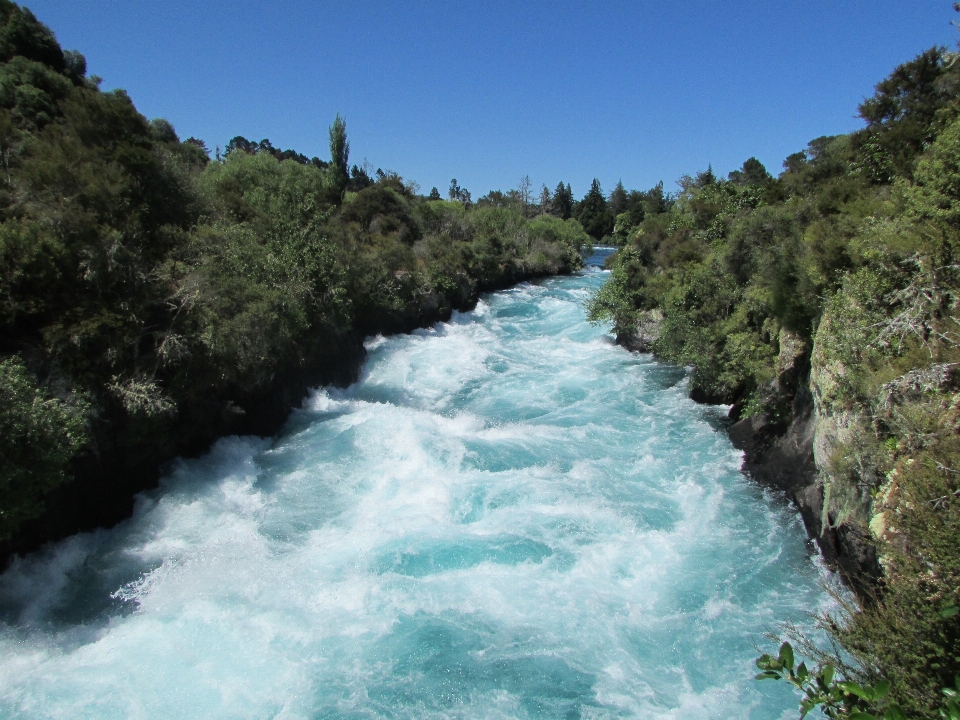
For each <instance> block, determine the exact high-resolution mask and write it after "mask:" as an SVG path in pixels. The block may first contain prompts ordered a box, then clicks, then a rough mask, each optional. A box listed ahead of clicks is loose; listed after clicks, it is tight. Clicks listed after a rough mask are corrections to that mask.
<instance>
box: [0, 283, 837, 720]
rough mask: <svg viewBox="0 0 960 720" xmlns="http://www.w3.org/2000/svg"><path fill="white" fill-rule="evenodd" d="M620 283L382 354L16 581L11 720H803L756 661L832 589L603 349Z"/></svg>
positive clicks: (489, 317) (739, 479)
mask: <svg viewBox="0 0 960 720" xmlns="http://www.w3.org/2000/svg"><path fill="white" fill-rule="evenodd" d="M605 276H606V274H605V273H604V272H602V271H600V270H599V269H598V268H596V267H592V268H589V269H588V270H587V271H586V272H584V273H582V274H580V275H578V276H574V277H569V278H556V279H550V280H546V281H543V282H541V283H538V284H525V285H522V286H519V287H517V288H515V289H513V290H509V291H505V292H500V293H496V294H493V295H490V296H486V297H485V298H484V299H483V300H482V301H481V302H480V304H479V305H478V306H477V308H476V310H475V311H473V312H470V313H464V314H460V315H455V317H454V318H453V319H452V320H451V322H449V323H443V324H438V325H436V326H435V327H433V328H431V329H428V330H422V331H418V332H415V333H413V334H412V335H409V336H399V337H391V338H388V339H383V338H376V339H372V340H370V341H369V342H368V343H367V349H368V353H369V355H368V359H367V362H366V366H365V370H364V373H363V377H362V379H361V380H360V382H358V383H356V384H355V385H353V386H351V387H349V388H347V389H345V390H336V389H321V390H317V391H316V392H314V393H313V394H312V395H311V396H310V398H308V399H307V400H306V401H305V403H304V406H303V408H302V409H300V410H298V411H296V412H294V413H293V415H292V416H291V418H290V420H289V422H288V424H287V426H286V428H285V429H284V431H283V432H282V433H281V434H280V435H278V436H277V437H275V438H272V439H259V438H250V437H231V438H226V439H223V440H221V441H219V442H218V443H217V444H216V445H215V446H214V447H213V448H212V449H211V451H210V452H209V453H208V454H207V455H206V456H204V457H202V458H200V459H195V460H181V461H178V462H176V463H175V465H174V467H172V469H171V470H170V471H169V473H168V474H167V475H166V476H165V477H164V479H163V480H162V482H161V486H160V488H159V489H158V490H156V491H153V492H149V493H145V494H143V495H141V496H140V497H139V499H138V501H137V505H136V510H135V513H134V516H133V517H132V518H131V519H130V520H128V521H126V522H124V523H121V524H120V525H119V526H118V527H116V528H114V529H112V530H105V531H98V532H95V533H87V534H82V535H77V536H74V537H72V538H70V539H68V540H66V541H64V542H61V543H57V544H54V545H51V546H49V547H47V548H45V549H44V550H42V551H41V552H38V553H35V554H33V555H31V556H28V557H26V558H18V559H16V560H15V562H14V563H13V565H12V566H11V567H10V569H8V570H7V572H6V573H5V574H4V575H2V576H0V717H3V718H71V719H77V718H150V719H153V718H283V719H292V718H381V717H383V718H578V717H582V718H645V719H648V720H649V719H656V718H676V719H677V720H679V719H681V718H683V719H684V720H689V719H696V718H702V719H704V720H707V719H710V720H714V719H717V718H730V719H731V720H732V719H733V718H736V719H737V720H741V719H743V718H756V719H757V720H760V719H761V718H762V719H764V720H766V719H768V718H778V717H796V715H797V711H796V707H797V700H796V698H795V696H794V695H793V694H792V693H791V692H789V690H788V689H786V688H784V687H782V686H779V685H777V684H776V683H772V682H768V683H766V684H762V683H758V682H756V681H754V680H753V674H754V672H755V671H754V670H753V667H752V660H753V659H754V658H755V657H756V655H757V653H756V650H755V647H754V646H755V644H757V643H761V644H762V643H763V642H765V641H764V639H763V637H762V633H763V632H764V631H766V630H770V629H773V628H775V626H776V624H777V623H778V622H780V621H783V620H788V619H790V620H794V621H797V622H798V623H800V624H801V625H802V624H804V623H809V620H807V619H806V613H807V612H809V611H815V610H817V609H821V608H824V607H826V606H827V604H828V602H829V600H828V598H827V596H826V594H825V593H824V592H823V591H822V590H821V588H820V585H819V583H820V581H821V580H822V579H823V578H824V575H823V571H822V569H821V568H820V567H819V566H818V564H817V562H816V561H815V559H814V558H813V557H812V556H811V553H810V549H809V547H808V545H807V543H806V541H805V537H804V534H803V530H802V527H801V525H800V523H799V522H798V520H797V518H796V517H795V514H794V513H793V511H792V510H791V509H790V508H789V507H788V506H787V504H786V502H785V501H784V500H783V499H782V498H779V497H776V496H772V495H770V494H768V493H766V492H765V491H763V490H761V489H759V488H758V487H757V486H755V485H754V484H753V483H751V482H750V481H749V480H748V479H746V478H745V477H743V476H742V475H741V474H740V473H739V471H738V468H739V466H740V462H741V454H740V453H739V452H738V451H736V450H735V449H734V448H733V447H732V446H731V445H730V442H729V440H728V439H727V437H726V435H725V433H724V432H723V430H722V425H723V420H722V418H723V415H722V410H723V409H717V408H710V407H705V406H699V405H696V404H694V403H693V402H691V401H690V400H689V399H688V398H687V389H686V381H685V373H684V371H683V370H682V369H677V368H672V367H668V366H664V365H660V364H657V363H656V362H654V361H653V360H652V359H651V358H650V357H649V356H641V355H635V354H630V353H628V352H626V351H625V350H623V349H622V348H619V347H617V346H615V345H614V344H613V343H612V341H611V338H610V336H609V335H608V334H607V331H606V329H605V328H601V327H595V326H591V325H589V324H588V323H586V321H585V311H584V307H583V302H584V300H585V299H586V298H587V297H588V295H589V293H590V292H591V291H592V290H593V289H595V288H596V287H599V285H600V284H601V283H602V282H603V280H604V279H605Z"/></svg>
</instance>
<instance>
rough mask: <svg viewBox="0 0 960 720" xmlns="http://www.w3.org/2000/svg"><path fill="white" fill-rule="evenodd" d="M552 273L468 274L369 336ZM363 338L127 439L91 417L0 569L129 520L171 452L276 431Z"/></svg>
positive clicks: (342, 381)
mask: <svg viewBox="0 0 960 720" xmlns="http://www.w3.org/2000/svg"><path fill="white" fill-rule="evenodd" d="M572 271H573V269H568V270H566V273H569V272H572ZM550 275H551V273H544V272H535V271H534V272H530V271H526V270H524V269H523V268H512V269H510V270H509V271H508V272H504V273H501V274H500V275H499V276H498V277H497V278H496V279H495V280H493V281H486V282H477V281H470V280H467V281H466V282H465V283H464V284H463V286H462V287H460V288H458V292H457V293H455V294H452V297H445V296H442V295H440V294H436V293H435V294H434V295H433V296H432V297H426V298H422V299H421V302H420V303H418V305H417V306H415V307H410V308H407V310H406V312H404V313H403V314H402V315H400V316H397V315H393V316H389V317H385V318H381V324H380V325H378V326H373V327H368V328H367V330H368V333H369V335H385V336H389V335H393V334H402V333H409V332H412V331H413V330H416V329H419V328H426V327H430V326H431V325H433V324H435V323H437V322H446V321H448V320H449V319H450V317H451V315H452V313H453V312H454V311H458V312H467V311H469V310H472V309H473V308H474V307H476V304H477V302H478V300H479V298H480V297H481V295H482V294H483V293H487V292H494V291H497V290H502V289H506V288H509V287H512V286H514V285H516V284H518V283H522V282H526V281H529V280H535V279H538V278H543V277H548V276H550ZM365 337H368V335H367V334H360V333H357V332H351V333H342V334H339V335H337V336H336V337H335V338H334V341H333V342H329V340H328V342H324V343H322V344H320V343H318V344H315V345H313V346H312V347H309V348H306V349H305V350H306V352H305V353H304V354H303V356H302V359H301V360H300V362H298V363H296V364H290V365H288V366H286V367H283V368H280V370H279V372H277V373H276V374H274V376H273V377H272V379H271V381H270V382H269V383H268V384H266V385H265V386H262V387H259V388H257V389H256V392H244V391H243V389H242V388H236V387H232V388H225V389H223V390H222V391H221V392H219V393H217V394H216V395H212V396H210V397H205V398H201V399H200V400H199V402H197V403H195V404H194V405H193V406H191V407H187V408H183V409H181V412H179V413H178V415H177V418H176V422H175V423H171V424H170V426H168V427H166V428H164V431H163V433H162V434H159V435H157V436H154V437H152V438H151V437H146V438H137V437H133V436H134V435H135V434H137V433H138V432H140V428H138V427H137V426H136V425H135V424H133V423H130V422H129V420H128V421H127V422H124V418H123V417H116V416H114V417H109V416H100V417H96V418H93V419H92V422H91V432H92V435H93V438H94V440H93V442H92V443H91V446H92V447H93V448H95V450H94V451H91V452H88V453H85V454H83V455H81V456H80V457H78V458H76V459H75V461H74V465H73V473H72V475H73V478H72V480H71V481H70V482H68V483H66V484H64V485H62V486H60V487H58V488H56V489H55V490H53V491H52V492H51V493H49V494H48V495H47V497H46V499H45V504H46V509H45V512H44V513H43V514H42V515H40V516H39V517H37V518H35V519H33V520H30V521H27V522H26V523H24V525H23V526H22V528H21V529H20V531H19V532H18V533H17V534H16V535H15V536H14V537H13V538H11V539H10V540H8V541H6V542H0V568H5V567H6V566H7V564H8V563H9V561H10V559H11V558H12V556H14V555H16V554H23V553H29V552H32V551H35V550H37V549H38V548H39V547H41V546H42V545H44V544H45V543H48V542H53V541H57V540H61V539H63V538H66V537H68V536H70V535H73V534H76V533H78V532H87V531H90V530H93V529H95V528H99V527H104V528H108V527H112V526H113V525H115V524H116V523H118V522H120V521H122V520H125V519H127V518H129V517H130V514H131V513H132V511H133V507H134V499H135V496H136V495H137V494H138V493H140V492H143V491H145V490H150V489H153V488H155V487H157V483H158V481H159V478H160V476H161V474H162V472H163V470H164V468H165V467H166V466H167V464H168V463H169V462H170V461H172V460H174V459H175V458H178V457H197V456H199V455H201V454H203V453H204V452H206V451H207V450H208V449H209V448H210V446H211V445H212V444H213V443H214V442H215V441H216V440H217V439H218V438H221V437H224V436H227V435H254V436H260V437H269V436H272V435H274V434H276V433H277V431H278V430H279V429H280V428H281V427H282V426H283V424H284V423H285V422H286V420H287V418H288V417H289V415H290V412H291V411H292V410H294V409H296V408H298V407H300V405H301V404H302V402H303V400H304V398H305V397H307V395H308V393H309V392H310V390H311V389H313V388H316V387H321V386H326V385H329V386H334V387H346V386H348V385H350V384H351V383H353V382H356V380H357V378H358V377H359V376H360V372H361V369H362V367H363V363H364V359H365V357H366V351H365V350H364V339H365ZM151 440H153V442H151Z"/></svg>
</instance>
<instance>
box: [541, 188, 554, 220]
mask: <svg viewBox="0 0 960 720" xmlns="http://www.w3.org/2000/svg"><path fill="white" fill-rule="evenodd" d="M552 210H553V198H552V197H551V195H550V188H548V187H547V186H546V185H544V186H543V187H541V188H540V214H541V215H549V214H550V212H551V211H552Z"/></svg>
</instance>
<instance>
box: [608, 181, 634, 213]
mask: <svg viewBox="0 0 960 720" xmlns="http://www.w3.org/2000/svg"><path fill="white" fill-rule="evenodd" d="M629 204H630V203H629V201H628V199H627V191H626V190H624V188H623V182H622V181H620V180H618V181H617V186H616V187H615V188H614V189H613V192H612V193H610V211H611V212H612V213H613V215H614V217H616V216H617V215H619V214H620V213H623V212H626V211H627V209H628V208H629Z"/></svg>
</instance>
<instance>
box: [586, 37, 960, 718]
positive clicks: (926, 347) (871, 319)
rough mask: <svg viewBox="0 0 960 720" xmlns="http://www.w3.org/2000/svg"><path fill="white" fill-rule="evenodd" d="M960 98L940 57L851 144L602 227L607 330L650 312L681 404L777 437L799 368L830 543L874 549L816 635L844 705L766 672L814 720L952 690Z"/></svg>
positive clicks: (694, 189) (788, 672) (753, 168)
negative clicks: (710, 408)
mask: <svg viewBox="0 0 960 720" xmlns="http://www.w3.org/2000/svg"><path fill="white" fill-rule="evenodd" d="M958 80H960V63H957V62H956V56H955V55H954V54H953V53H949V52H947V51H946V50H944V49H942V48H933V49H931V50H929V51H927V52H925V53H922V54H921V55H919V56H918V57H917V58H915V59H913V60H911V61H909V62H907V63H904V64H903V65H901V66H900V67H898V68H897V69H896V70H895V71H894V72H893V73H892V74H891V75H890V77H889V78H887V79H885V80H884V81H882V82H881V83H879V84H878V85H877V88H876V93H875V94H874V96H873V97H871V98H869V99H867V100H866V101H865V102H864V103H863V104H862V105H861V107H860V112H861V116H862V117H863V118H864V120H865V121H866V123H867V125H866V127H865V128H863V129H862V130H860V131H857V132H855V133H852V134H850V135H843V136H835V137H820V138H816V139H814V140H812V141H811V142H810V143H809V144H808V146H807V147H806V148H805V149H804V150H802V151H800V152H797V153H794V154H793V155H791V156H789V157H788V158H787V159H786V160H785V162H784V170H783V172H782V173H781V174H780V175H779V177H777V178H773V177H771V176H770V175H769V173H767V171H766V169H765V168H763V166H762V165H761V164H760V163H759V162H758V161H756V159H754V158H751V159H749V160H747V161H746V162H745V163H744V164H743V166H742V167H741V168H740V169H739V170H736V171H734V172H732V173H730V175H729V176H728V178H727V179H726V180H722V179H719V178H717V177H716V175H715V174H714V173H713V171H712V170H711V169H709V168H708V169H707V170H706V171H703V172H700V173H697V174H696V175H694V176H684V177H683V178H681V180H680V181H679V183H678V184H679V186H680V191H679V192H678V193H677V194H676V195H675V196H672V197H669V198H664V196H663V195H662V190H661V193H660V197H661V198H663V199H664V200H666V202H664V203H662V204H661V206H660V208H659V210H658V212H653V210H654V209H655V204H656V200H657V198H656V197H655V195H656V194H655V193H654V191H648V192H647V193H645V194H644V195H645V197H644V199H643V203H642V206H643V209H644V212H643V214H642V215H640V214H639V213H637V214H635V215H632V214H631V213H633V212H634V210H633V209H630V210H624V211H621V212H620V214H619V215H618V216H617V219H616V226H615V237H616V239H617V242H618V244H620V245H621V249H620V250H619V251H618V252H617V254H616V255H614V256H613V257H612V258H611V259H610V260H609V261H608V264H609V268H610V270H611V273H610V280H609V281H608V283H607V284H606V285H605V286H604V287H603V288H601V289H600V291H599V292H598V293H597V294H596V295H595V296H594V297H593V298H592V300H591V301H590V303H589V315H590V318H591V319H592V320H594V321H604V322H612V323H613V326H614V329H615V330H616V331H617V332H618V333H630V332H632V331H634V330H635V329H636V328H639V327H640V325H641V324H643V323H649V322H650V318H651V317H653V316H654V315H653V314H652V313H657V315H656V316H657V317H662V320H661V321H660V322H659V327H658V329H657V333H656V338H657V339H656V340H655V341H654V343H653V350H654V351H655V352H656V353H657V354H658V355H659V356H660V357H662V358H664V359H666V360H670V361H672V362H675V363H678V364H683V365H692V366H693V373H692V376H691V381H690V382H691V389H692V391H693V393H694V394H696V395H697V396H698V397H701V398H704V399H709V400H713V401H720V402H726V403H733V404H734V407H733V410H732V411H731V416H732V417H734V418H736V417H738V416H743V415H750V414H763V415H765V417H766V419H767V421H768V422H770V421H772V422H779V420H778V419H780V418H786V419H789V412H790V410H789V408H790V407H792V403H793V400H794V393H795V392H796V383H795V382H794V383H793V384H791V382H789V381H788V379H787V378H786V377H785V376H783V375H782V374H781V370H782V368H781V357H782V356H783V353H784V351H785V347H784V346H783V345H782V343H781V341H782V339H783V338H785V337H793V338H796V339H798V340H799V345H800V346H801V347H804V348H807V349H808V351H807V352H808V353H809V354H806V355H805V356H804V357H805V359H804V360H802V363H801V365H802V366H803V367H809V368H810V387H811V389H812V392H813V395H814V402H815V404H816V411H817V418H818V422H819V425H818V430H817V446H816V448H817V449H816V451H817V453H818V454H819V455H818V466H819V468H820V473H821V476H820V479H819V482H820V483H822V486H823V491H824V498H823V510H822V514H823V525H824V527H825V528H826V527H833V528H841V529H843V531H844V532H851V533H857V534H858V536H862V537H865V538H869V539H871V541H872V542H874V543H875V544H876V546H877V550H878V552H879V555H880V557H881V562H882V564H883V577H882V579H881V581H880V583H879V585H878V586H877V587H875V588H874V591H873V595H872V596H870V597H867V598H864V604H863V606H862V607H854V608H851V609H850V612H849V613H848V614H847V615H846V616H844V617H843V618H836V617H834V618H824V619H823V624H824V626H825V627H826V628H827V630H828V631H829V632H830V635H831V636H832V638H833V639H834V641H836V642H837V643H839V648H840V651H839V652H840V653H842V655H843V657H845V658H846V659H847V660H851V661H852V662H855V663H856V664H857V667H859V668H860V672H861V674H862V677H859V678H853V679H849V678H848V680H844V681H842V682H848V681H849V682H853V681H854V680H856V682H857V683H859V684H858V685H857V686H856V687H854V686H853V685H849V686H846V685H842V684H838V682H841V681H834V680H832V678H829V677H827V678H825V677H824V676H823V672H825V671H826V668H827V666H828V664H829V663H828V662H827V661H826V660H825V661H824V663H822V667H821V669H820V670H818V671H817V672H816V673H810V672H807V671H806V669H805V666H804V670H802V671H801V670H800V669H795V668H793V666H792V660H790V658H789V657H778V658H770V657H769V656H765V659H763V663H764V667H763V668H762V669H764V671H765V672H767V673H772V675H768V677H773V676H776V677H781V678H783V679H786V680H788V681H790V682H792V683H793V684H794V685H796V686H797V687H798V688H799V689H800V690H801V691H802V692H803V693H804V697H805V705H804V709H805V710H809V709H810V708H811V707H813V705H819V706H821V707H822V708H823V709H824V712H826V714H827V715H828V716H829V717H851V716H856V714H857V713H871V714H873V715H875V716H877V717H879V716H882V715H883V714H884V713H885V712H886V710H885V709H883V708H882V707H880V706H882V705H883V702H878V701H879V700H880V699H881V698H880V695H881V694H883V695H884V698H883V701H884V702H886V701H887V700H889V702H890V703H891V704H892V703H896V704H897V705H898V706H899V707H900V708H902V710H903V712H904V713H905V714H906V715H907V716H909V717H918V718H921V717H922V718H935V717H938V716H939V715H940V713H941V712H944V713H948V712H951V711H950V710H949V708H948V707H947V706H946V705H945V702H946V700H945V696H944V695H943V693H942V692H941V688H943V687H944V686H945V685H949V684H952V683H953V679H954V677H955V676H956V675H958V674H960V655H958V653H957V648H958V647H960V635H958V632H960V629H958V618H957V615H956V614H952V615H944V614H943V612H944V610H945V609H946V608H956V607H957V606H958V604H960V597H958V595H957V593H958V589H957V588H958V587H960V567H958V565H957V563H958V562H960V560H958V558H960V552H958V550H960V547H958V545H960V540H958V538H960V524H958V523H960V516H958V515H957V514H956V511H957V508H958V507H960V506H958V503H957V497H958V496H960V439H958V438H960V435H958V432H960V392H958V390H960V375H957V376H956V379H955V375H954V373H955V372H956V368H957V367H960V365H958V363H960V313H958V310H960V262H958V257H957V250H958V248H960V205H958V198H960V121H958V120H957V115H958V98H960V86H958ZM640 195H641V193H637V192H636V191H633V192H628V193H627V198H628V201H629V199H630V198H631V197H637V198H638V199H639V196H640ZM638 204H640V203H638ZM633 207H637V205H634V206H633ZM787 349H789V348H787ZM804 363H806V364H804ZM787 660H790V662H787ZM841 663H842V658H841V657H840V656H839V655H836V656H834V658H833V660H832V664H833V666H834V667H841V666H842V665H841ZM881 679H884V681H881ZM864 683H865V684H864ZM858 688H859V690H858ZM881 691H883V692H881ZM871 693H873V694H871ZM891 707H892V705H891ZM891 712H894V711H891ZM861 716H862V715H861ZM894 716H895V715H894Z"/></svg>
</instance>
